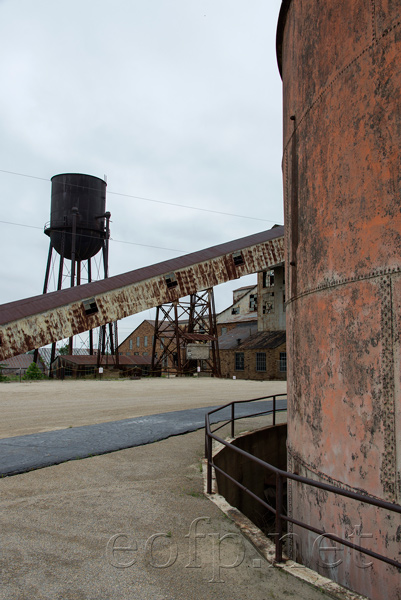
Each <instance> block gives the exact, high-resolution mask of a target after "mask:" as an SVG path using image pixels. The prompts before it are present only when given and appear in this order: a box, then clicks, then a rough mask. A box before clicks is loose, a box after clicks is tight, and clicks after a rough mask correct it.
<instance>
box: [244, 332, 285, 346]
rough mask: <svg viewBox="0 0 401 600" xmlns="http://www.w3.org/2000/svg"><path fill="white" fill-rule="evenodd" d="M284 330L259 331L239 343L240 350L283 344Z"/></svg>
mask: <svg viewBox="0 0 401 600" xmlns="http://www.w3.org/2000/svg"><path fill="white" fill-rule="evenodd" d="M285 340H286V335H285V331H259V332H258V333H256V334H254V335H251V336H250V337H248V338H247V339H246V340H244V341H243V342H242V343H241V350H258V349H260V350H265V349H266V350H270V349H273V348H278V347H279V346H281V345H282V344H285Z"/></svg>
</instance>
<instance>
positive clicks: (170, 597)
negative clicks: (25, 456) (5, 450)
mask: <svg viewBox="0 0 401 600" xmlns="http://www.w3.org/2000/svg"><path fill="white" fill-rule="evenodd" d="M280 392H281V393H282V392H285V383H257V382H247V381H244V382H243V381H227V380H225V381H223V380H212V379H200V380H197V379H190V380H189V379H188V380H186V379H169V380H168V379H161V380H160V379H159V380H140V381H122V382H120V381H118V382H116V381H103V382H97V381H94V382H90V381H84V382H58V381H55V382H47V381H46V382H34V383H21V384H18V383H15V384H0V407H1V411H2V417H3V418H2V421H1V424H0V436H1V437H10V436H15V435H21V434H28V433H33V432H39V431H48V430H52V429H56V428H63V427H69V426H70V425H72V426H77V425H87V424H91V423H92V424H93V423H99V422H104V421H110V420H117V419H124V418H130V417H136V416H142V415H148V414H152V413H153V414H154V413H158V412H167V411H174V410H182V409H185V408H196V407H202V406H207V405H221V404H224V403H226V402H228V401H230V400H233V399H246V398H256V397H261V396H266V395H270V394H273V393H280ZM257 420H258V419H256V421H257ZM248 421H249V420H247V419H245V423H244V424H243V425H242V426H243V427H245V428H247V427H248V426H249V425H250V423H249V422H248ZM252 421H254V420H252ZM253 425H256V423H253ZM203 436H204V433H203V431H197V432H194V433H190V434H186V435H183V436H175V437H172V438H169V439H167V440H164V441H161V442H157V443H154V444H149V445H146V446H140V447H137V448H129V449H127V450H123V451H120V452H113V453H110V454H106V455H103V456H94V457H92V458H88V459H84V460H76V461H70V462H67V463H64V464H61V465H57V466H53V467H47V468H44V469H39V470H36V471H32V472H29V473H24V474H22V475H16V476H13V477H4V478H3V479H1V480H0V482H1V483H0V531H1V536H0V542H1V544H0V545H1V552H0V569H1V572H2V576H1V579H2V581H1V585H0V600H3V599H4V600H28V599H29V600H31V599H32V598H35V599H37V600H110V599H111V598H121V599H124V600H186V599H188V598H203V599H204V600H212V599H214V598H216V597H219V599H220V600H237V599H238V600H251V599H252V600H267V598H273V599H277V600H278V599H280V600H281V599H284V598H289V597H294V598H295V597H296V598H299V600H321V599H323V598H325V597H326V596H324V594H322V593H321V592H320V591H319V590H317V589H314V588H312V587H310V586H309V585H307V584H306V583H303V582H301V581H298V580H295V579H293V578H292V577H289V576H288V574H285V573H283V572H281V571H280V570H278V569H273V568H272V567H271V565H270V564H269V563H267V562H266V561H265V560H264V559H261V556H260V555H258V553H257V552H256V550H255V549H254V547H253V546H252V545H251V544H250V543H249V541H248V540H247V539H246V538H245V537H243V536H242V534H241V533H240V532H239V530H238V529H237V528H236V526H235V524H234V523H233V522H232V521H231V520H230V519H227V518H226V517H225V515H224V514H223V513H222V512H221V511H220V510H219V509H218V508H217V507H216V506H215V504H213V503H212V502H210V500H208V499H207V498H206V497H205V496H204V495H203V493H202V490H203V477H202V473H201V468H200V464H201V463H200V460H201V458H202V455H203V445H204V437H203Z"/></svg>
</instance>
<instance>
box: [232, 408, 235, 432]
mask: <svg viewBox="0 0 401 600" xmlns="http://www.w3.org/2000/svg"><path fill="white" fill-rule="evenodd" d="M234 407H235V404H234V402H233V403H232V404H231V437H232V438H234V437H235V431H234V423H235V420H234V418H235V408H234Z"/></svg>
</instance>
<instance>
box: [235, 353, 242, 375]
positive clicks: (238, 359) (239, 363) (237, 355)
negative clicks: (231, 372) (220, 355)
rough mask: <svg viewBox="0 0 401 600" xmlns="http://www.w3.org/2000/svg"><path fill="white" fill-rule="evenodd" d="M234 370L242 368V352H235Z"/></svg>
mask: <svg viewBox="0 0 401 600" xmlns="http://www.w3.org/2000/svg"><path fill="white" fill-rule="evenodd" d="M235 370H236V371H243V370H244V353H243V352H236V353H235Z"/></svg>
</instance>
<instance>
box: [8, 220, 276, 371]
mask: <svg viewBox="0 0 401 600" xmlns="http://www.w3.org/2000/svg"><path fill="white" fill-rule="evenodd" d="M283 262H284V227H282V226H275V227H273V228H272V229H269V230H268V231H263V232H261V233H257V234H254V235H250V236H247V237H244V238H240V239H238V240H234V241H231V242H227V243H225V244H220V245H218V246H213V247H211V248H207V249H205V250H200V251H198V252H192V253H191V254H186V255H185V256H180V257H178V258H173V259H171V260H167V261H163V262H160V263H157V264H154V265H151V266H148V267H143V268H140V269H136V270H134V271H129V272H128V273H123V274H121V275H116V276H114V277H110V278H108V279H104V280H101V281H96V282H93V283H87V284H84V285H80V286H77V287H73V288H68V289H65V290H60V291H57V292H52V293H49V294H42V295H40V296H34V297H32V298H26V299H24V300H17V301H16V302H10V303H8V304H3V305H0V360H4V359H6V358H9V357H11V356H15V355H16V354H22V353H24V352H27V351H28V350H33V349H35V348H39V347H41V346H45V345H47V344H50V343H52V342H55V341H58V340H61V339H64V338H68V337H71V336H74V335H77V334H79V333H83V332H85V331H88V330H90V329H94V328H95V327H99V326H100V325H104V324H106V323H110V322H113V321H117V320H119V319H123V318H124V317H128V316H130V315H133V314H135V313H138V312H141V311H143V310H146V309H149V308H153V307H155V306H159V305H161V304H164V303H167V302H174V301H176V300H179V298H183V297H185V296H188V295H189V294H194V293H195V292H198V291H201V290H204V289H207V288H211V287H214V286H216V285H219V284H220V283H224V282H226V281H230V280H233V279H238V278H239V277H242V276H244V275H249V274H251V273H257V272H259V271H265V270H267V269H269V268H272V267H274V266H275V265H278V264H280V263H283Z"/></svg>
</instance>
